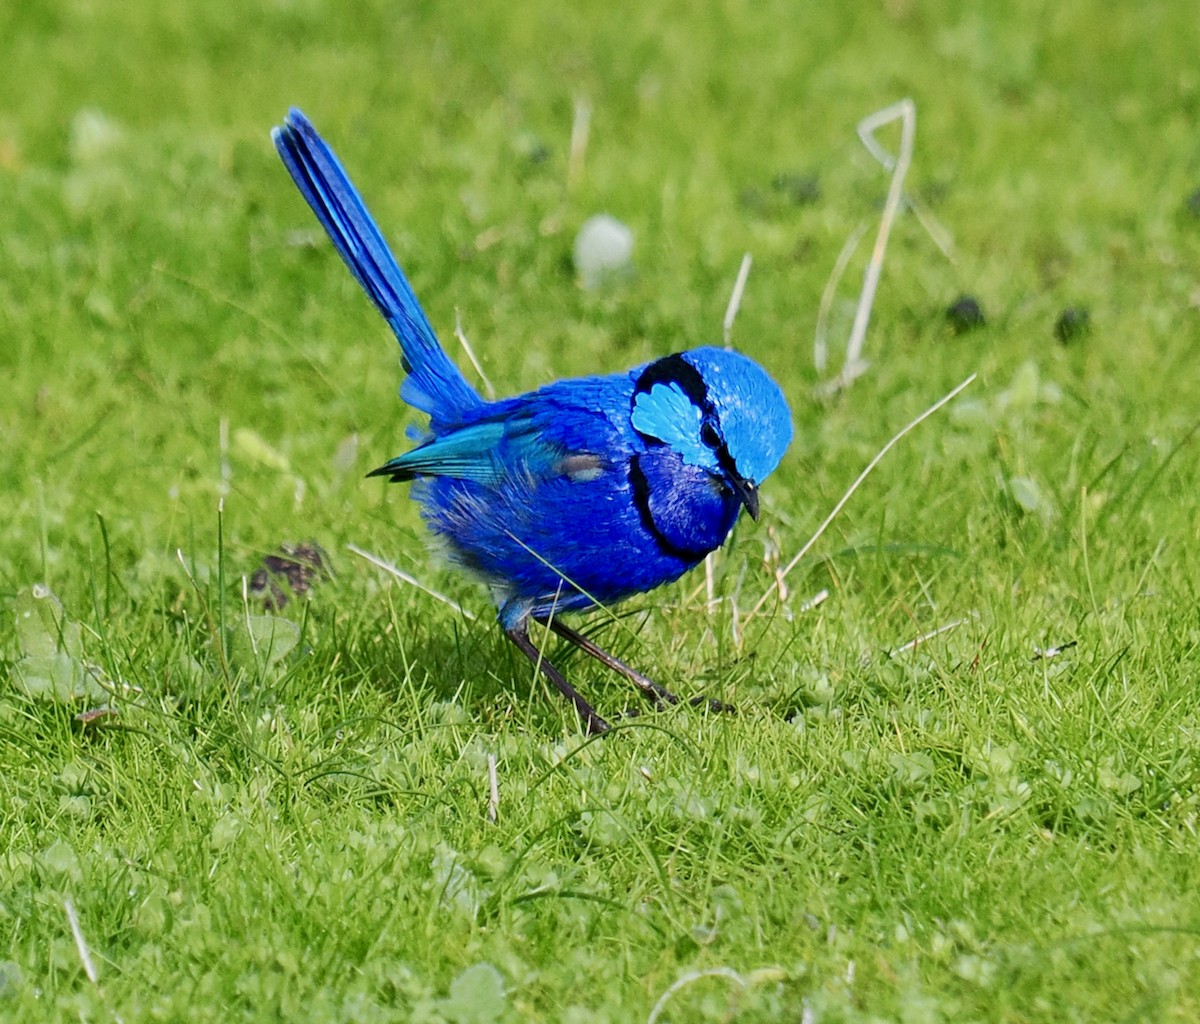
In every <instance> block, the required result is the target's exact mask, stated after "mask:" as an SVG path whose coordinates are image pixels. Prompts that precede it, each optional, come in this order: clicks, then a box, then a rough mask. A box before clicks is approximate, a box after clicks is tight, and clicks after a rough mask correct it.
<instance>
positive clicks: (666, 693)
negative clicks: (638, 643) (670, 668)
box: [538, 616, 679, 710]
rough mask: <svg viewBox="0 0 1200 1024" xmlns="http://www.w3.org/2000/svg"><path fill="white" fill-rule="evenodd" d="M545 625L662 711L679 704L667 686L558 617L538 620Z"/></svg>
mask: <svg viewBox="0 0 1200 1024" xmlns="http://www.w3.org/2000/svg"><path fill="white" fill-rule="evenodd" d="M538 621H540V622H542V623H543V624H544V625H547V626H549V627H550V628H551V629H552V630H554V632H555V633H557V634H558V635H559V636H561V637H562V638H563V639H564V640H568V641H570V642H571V643H573V644H574V645H575V646H576V647H578V648H579V649H580V650H581V651H583V652H584V653H585V654H590V655H591V656H592V657H593V658H595V659H596V660H597V661H598V662H600V664H601V665H607V666H608V667H609V668H611V669H612V670H613V671H614V672H616V673H617V674H618V675H622V676H624V677H625V678H626V679H628V680H629V681H630V682H631V683H633V685H634V686H636V687H637V688H638V689H639V690H641V691H642V693H644V694H645V695H646V696H647V697H648V698H649V699H650V702H651V703H652V704H653V705H654V707H655V708H656V709H658V710H661V709H662V708H663V706H664V705H666V704H678V703H679V698H678V697H676V696H675V694H673V693H672V692H671V691H670V690H668V689H667V688H666V687H665V686H659V685H658V683H656V682H655V681H654V680H653V679H648V678H647V677H646V676H644V675H642V673H641V672H639V671H638V670H637V669H636V668H633V667H632V666H630V665H626V664H625V662H623V661H622V660H621V659H620V658H618V657H616V656H615V655H612V654H609V653H608V651H606V650H604V648H603V647H598V646H596V644H594V643H593V642H592V641H591V640H589V639H588V638H587V637H586V636H584V635H583V634H582V633H578V632H576V631H575V630H573V629H572V628H571V627H570V626H568V625H567V624H566V623H565V622H563V621H562V619H560V618H558V617H557V616H554V617H551V618H549V619H540V620H538Z"/></svg>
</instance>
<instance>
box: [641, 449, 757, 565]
mask: <svg viewBox="0 0 1200 1024" xmlns="http://www.w3.org/2000/svg"><path fill="white" fill-rule="evenodd" d="M629 482H630V485H631V487H632V491H633V501H634V505H635V506H636V508H637V511H638V514H639V516H640V518H641V524H642V527H643V529H645V530H646V531H647V532H648V533H649V534H650V535H651V536H652V537H653V538H654V540H655V542H656V543H657V544H658V545H659V547H660V548H661V549H662V550H663V551H664V552H665V553H666V554H669V555H672V556H674V557H676V558H679V559H681V560H683V561H688V562H698V561H699V560H700V559H702V558H703V557H704V556H705V555H707V554H708V553H709V552H710V551H712V550H714V549H715V548H718V547H720V546H721V544H722V543H723V542H724V540H725V538H726V537H727V536H728V535H729V531H730V530H731V529H732V528H733V524H734V522H735V521H736V520H737V516H738V509H739V507H740V506H739V503H738V500H737V497H736V496H735V495H732V494H730V493H729V492H728V491H726V490H725V489H724V488H723V487H721V486H720V484H719V483H718V481H717V480H716V478H715V477H713V475H712V474H711V473H709V472H708V471H707V470H705V469H701V468H700V467H697V466H690V465H688V464H687V463H685V462H684V461H683V459H682V458H680V456H679V455H678V454H676V453H675V452H673V451H671V450H670V449H669V448H667V447H666V446H661V447H658V448H652V449H650V450H649V451H647V452H644V453H642V454H640V455H636V456H634V457H633V459H631V460H630V464H629Z"/></svg>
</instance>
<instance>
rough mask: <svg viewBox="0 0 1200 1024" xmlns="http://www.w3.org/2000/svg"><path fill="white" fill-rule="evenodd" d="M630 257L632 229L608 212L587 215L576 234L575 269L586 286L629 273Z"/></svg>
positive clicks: (631, 253)
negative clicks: (591, 215)
mask: <svg viewBox="0 0 1200 1024" xmlns="http://www.w3.org/2000/svg"><path fill="white" fill-rule="evenodd" d="M632 259H633V232H632V231H631V230H630V229H629V228H628V227H627V226H626V225H624V224H622V223H621V222H620V221H619V220H617V219H616V217H610V216H609V215H608V214H607V213H600V214H597V215H596V216H595V217H589V218H588V219H587V220H586V221H584V223H583V226H582V227H581V228H580V229H579V234H577V235H576V236H575V271H576V273H577V274H578V275H579V279H580V281H581V282H582V283H583V286H584V287H585V288H596V287H598V286H599V285H601V284H603V283H604V282H605V281H607V280H609V279H611V278H613V277H617V276H620V275H623V274H626V273H628V272H629V270H630V269H631V267H632Z"/></svg>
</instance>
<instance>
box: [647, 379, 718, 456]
mask: <svg viewBox="0 0 1200 1024" xmlns="http://www.w3.org/2000/svg"><path fill="white" fill-rule="evenodd" d="M630 419H631V422H632V423H633V429H634V430H636V431H637V432H638V433H640V434H645V435H646V436H647V437H653V438H656V439H657V440H659V441H662V442H663V444H665V445H667V446H668V447H670V448H672V449H673V450H675V451H676V452H678V453H679V454H680V455H681V456H683V461H684V462H686V463H689V464H690V465H693V466H703V467H704V468H706V469H715V468H716V466H717V459H716V456H715V455H714V454H713V451H712V449H711V448H709V447H708V446H707V445H705V444H704V443H703V442H702V441H701V440H700V425H701V423H702V422H703V419H704V414H703V413H702V412H701V411H700V409H699V408H697V406H696V404H695V403H694V402H693V401H692V400H691V399H690V398H688V396H687V395H686V394H684V391H683V389H682V388H681V387H680V386H679V385H678V384H662V383H659V384H655V385H654V387H652V388H651V389H650V390H649V391H643V392H641V393H640V394H639V395H638V396H637V397H636V398H635V399H634V400H633V415H632V416H631V417H630Z"/></svg>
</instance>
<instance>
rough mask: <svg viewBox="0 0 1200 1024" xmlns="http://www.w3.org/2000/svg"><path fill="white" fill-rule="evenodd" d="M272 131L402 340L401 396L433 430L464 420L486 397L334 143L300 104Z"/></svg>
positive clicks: (287, 163) (333, 235) (289, 164)
mask: <svg viewBox="0 0 1200 1024" xmlns="http://www.w3.org/2000/svg"><path fill="white" fill-rule="evenodd" d="M271 138H272V140H273V141H274V143H275V148H276V149H277V150H278V151H279V156H280V158H281V159H282V160H283V163H284V166H285V167H287V169H288V173H289V174H290V175H291V176H292V180H293V181H294V182H295V183H296V187H297V188H298V189H299V190H300V194H301V195H302V196H304V198H305V200H306V201H307V202H308V205H309V206H311V207H312V210H313V213H315V214H316V215H317V219H318V220H319V221H320V222H321V225H322V226H323V227H324V228H325V230H326V231H327V232H328V233H329V237H330V239H331V240H332V242H333V244H334V247H335V248H336V249H337V251H338V252H339V253H341V256H342V259H343V260H345V261H346V266H348V267H349V268H350V272H351V273H352V274H353V275H354V277H355V278H356V279H357V281H358V283H359V284H361V285H362V286H363V290H364V291H366V293H367V295H368V297H369V298H370V299H371V301H372V302H373V303H375V307H376V308H377V309H378V310H379V312H380V313H382V314H383V317H384V319H385V320H387V322H388V323H389V324H390V325H391V328H392V330H393V331H394V332H395V333H396V337H397V338H398V339H399V341H400V351H401V353H402V362H403V365H404V369H405V370H406V371H407V373H408V377H407V378H406V379H405V381H404V384H403V385H402V386H401V388H400V397H401V398H403V399H404V401H406V402H407V403H408V404H409V405H411V406H413V407H414V408H417V409H420V410H422V411H423V412H427V413H429V415H430V418H431V419H432V421H433V426H434V429H435V430H436V429H437V427H438V426H439V425H450V424H453V423H455V422H457V421H459V420H461V419H462V416H463V414H464V413H465V412H467V411H469V410H471V409H474V408H475V407H476V406H479V405H481V404H482V403H483V400H482V399H481V398H480V397H479V395H478V393H477V392H476V391H475V389H474V388H472V387H471V385H470V384H468V383H467V382H466V379H465V378H464V377H463V375H462V374H461V373H460V372H459V371H458V368H457V367H456V366H455V365H454V364H453V363H452V362H451V361H450V358H449V357H448V356H447V355H446V353H445V351H444V350H443V349H442V346H441V345H440V344H439V343H438V340H437V336H436V335H435V334H434V333H433V328H432V327H431V326H430V325H429V320H428V319H427V318H426V316H425V313H424V311H423V310H422V309H421V304H420V303H419V302H418V301H417V297H416V295H414V294H413V290H412V287H411V286H410V285H409V283H408V279H407V278H406V277H405V276H404V271H403V270H401V269H400V265H399V264H398V263H397V262H396V258H395V257H394V256H393V255H392V253H391V250H389V249H388V247H387V243H386V242H385V241H384V240H383V235H382V234H380V231H379V228H378V227H377V226H376V224H375V221H374V220H372V219H371V215H370V214H369V213H368V212H367V208H366V206H365V205H364V204H363V201H362V198H361V197H360V196H359V194H358V191H357V190H356V189H355V187H354V186H353V185H352V184H351V182H350V178H349V177H348V176H347V174H346V172H345V170H343V168H342V165H341V163H340V162H339V161H338V158H337V157H336V156H335V155H334V153H333V150H332V149H330V148H329V146H328V144H327V143H326V142H325V140H324V139H322V138H321V136H320V135H318V134H317V130H316V129H315V128H314V127H313V126H312V124H311V123H310V122H309V120H308V118H307V117H305V116H304V115H303V114H302V113H301V112H300V111H299V110H297V109H295V108H294V107H293V108H292V109H291V110H290V111H288V116H287V119H286V120H285V121H284V123H283V126H282V127H279V128H275V129H273V130H272V132H271Z"/></svg>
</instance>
